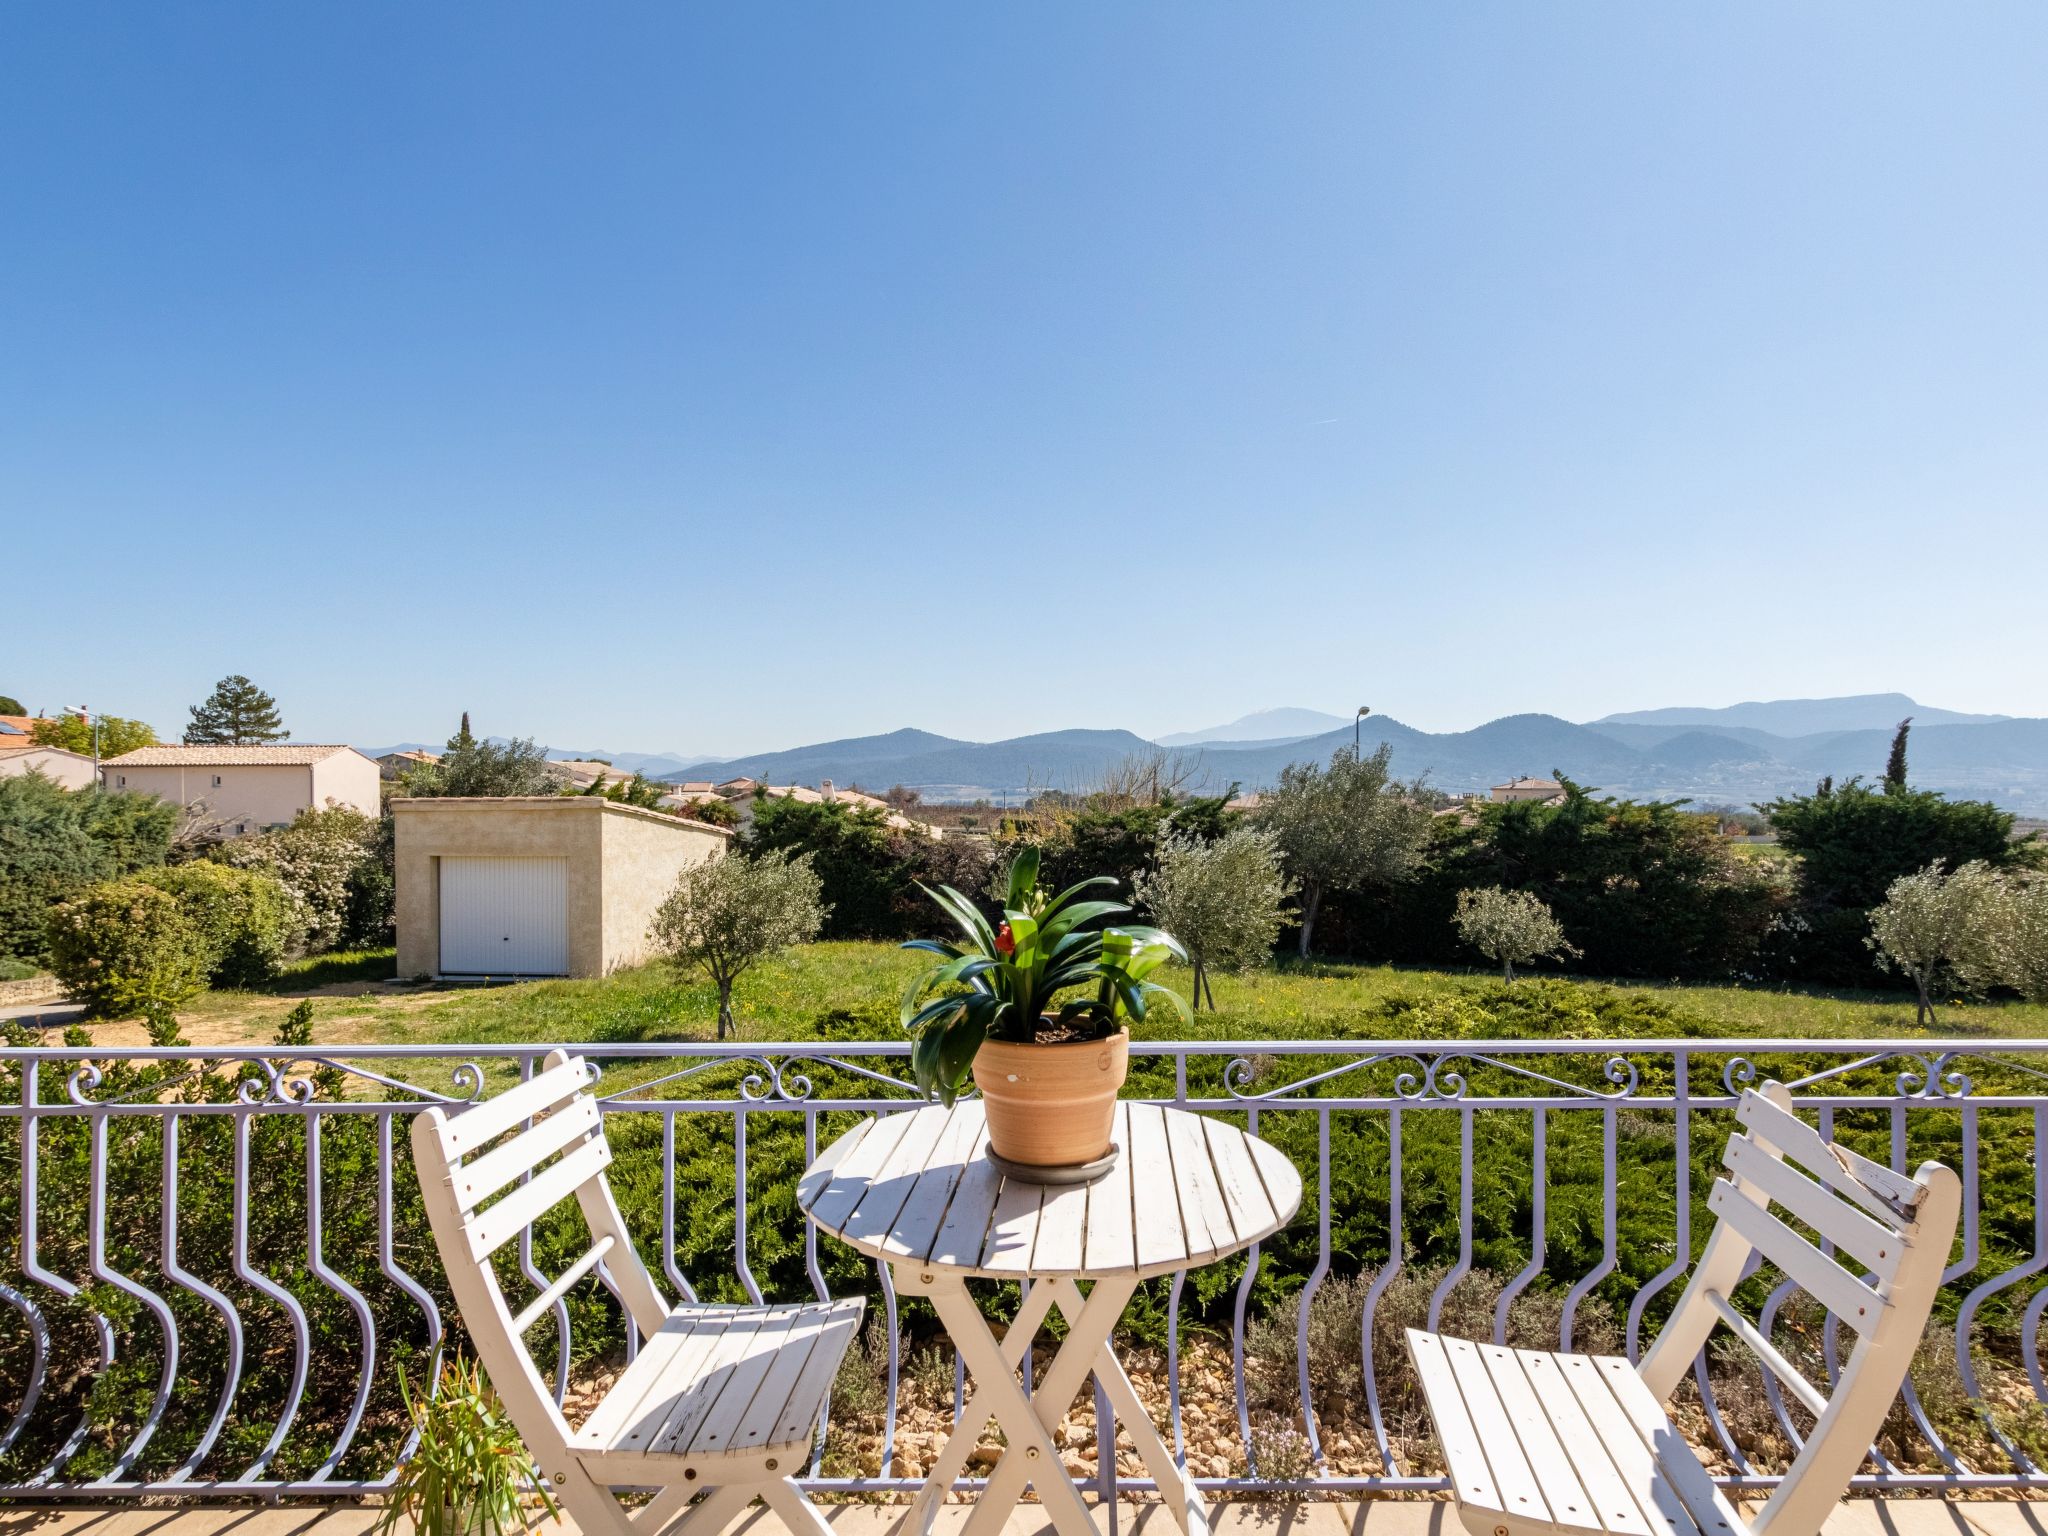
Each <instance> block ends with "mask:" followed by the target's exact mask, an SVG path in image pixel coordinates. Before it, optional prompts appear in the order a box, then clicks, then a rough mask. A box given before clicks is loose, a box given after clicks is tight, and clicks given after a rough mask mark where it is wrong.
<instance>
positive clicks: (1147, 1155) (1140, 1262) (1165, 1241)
mask: <svg viewBox="0 0 2048 1536" xmlns="http://www.w3.org/2000/svg"><path fill="white" fill-rule="evenodd" d="M1113 1134H1114V1139H1115V1141H1116V1143H1117V1145H1118V1146H1119V1147H1121V1148H1122V1149H1123V1152H1122V1155H1121V1156H1119V1157H1118V1158H1117V1160H1116V1166H1115V1167H1114V1168H1113V1169H1111V1170H1110V1172H1109V1173H1108V1174H1107V1175H1105V1176H1104V1177H1103V1178H1101V1179H1099V1180H1097V1181H1096V1182H1095V1183H1093V1184H1068V1185H1057V1184H1039V1183H1036V1182H1035V1181H1028V1180H1024V1179H1008V1178H1005V1177H1004V1176H1003V1175H1002V1174H1001V1173H999V1172H997V1170H996V1167H995V1165H994V1164H993V1163H991V1162H989V1161H988V1160H987V1158H985V1157H983V1156H982V1153H983V1151H984V1150H985V1149H986V1147H987V1144H988V1127H987V1125H986V1123H985V1121H984V1119H983V1116H982V1107H981V1103H980V1101H979V1100H974V1099H963V1100H961V1101H960V1102H959V1103H957V1104H955V1105H954V1106H953V1107H952V1108H951V1109H943V1108H940V1107H939V1106H937V1105H933V1106H930V1107H928V1108H925V1109H916V1110H907V1111H903V1112H900V1113H896V1114H888V1115H882V1116H880V1117H878V1118H876V1119H872V1120H867V1121H864V1122H862V1123H861V1124H860V1125H857V1126H855V1127H854V1128H853V1129H852V1130H850V1131H848V1132H847V1133H846V1134H845V1135H844V1136H842V1137H840V1138H839V1139H838V1140H837V1141H835V1142H833V1143H832V1145H831V1146H829V1147H827V1148H826V1149H825V1151H824V1152H822V1153H821V1154H820V1155H819V1157H818V1160H817V1161H816V1162H815V1163H813V1164H811V1166H810V1167H809V1168H808V1169H806V1170H805V1172H804V1176H803V1180H802V1182H801V1183H800V1184H799V1185H798V1188H797V1204H798V1205H799V1206H800V1207H801V1208H802V1210H803V1211H804V1214H805V1215H807V1216H809V1217H810V1219H811V1220H812V1221H814V1222H816V1223H817V1224H818V1226H819V1228H820V1229H821V1230H823V1231H826V1232H830V1233H831V1234H833V1235H834V1236H835V1237H838V1238H840V1239H841V1240H842V1241H844V1242H846V1243H849V1244H851V1245H852V1246H853V1247H854V1248H857V1249H859V1250H860V1251H861V1252H862V1253H866V1254H872V1255H873V1256H874V1257H876V1258H878V1259H886V1260H888V1261H890V1262H892V1263H897V1264H918V1265H920V1266H925V1267H929V1268H932V1269H945V1270H949V1271H955V1272H964V1273H967V1274H972V1275H988V1276H998V1277H1003V1278H1008V1279H1020V1278H1027V1277H1039V1276H1044V1277H1054V1276H1060V1275H1071V1276H1075V1277H1077V1278H1084V1279H1085V1278H1088V1277H1090V1276H1098V1275H1100V1276H1107V1275H1136V1276H1140V1277H1144V1276H1149V1275H1163V1274H1170V1273H1172V1272H1173V1271H1174V1270H1178V1269H1187V1268H1189V1267H1191V1266H1194V1265H1198V1264H1206V1263H1209V1262H1211V1261H1212V1260H1215V1259H1220V1258H1223V1257H1224V1256H1226V1255H1228V1254H1231V1253H1235V1252H1236V1251H1237V1250H1238V1249H1240V1248H1245V1247H1249V1246H1250V1245H1251V1244H1253V1243H1255V1242H1257V1241H1259V1240H1260V1239H1261V1238H1264V1237H1270V1236H1271V1235H1272V1234H1273V1233H1275V1232H1277V1231H1279V1230H1280V1228H1282V1227H1284V1226H1286V1225H1287V1223H1288V1222H1289V1221H1291V1220H1292V1219H1293V1217H1294V1213H1295V1212H1296V1211H1297V1210H1299V1209H1300V1207H1301V1175H1300V1174H1299V1173H1298V1172H1297V1171H1296V1170H1295V1167H1294V1165H1293V1164H1292V1163H1290V1162H1289V1161H1288V1160H1287V1159H1286V1158H1285V1157H1284V1156H1282V1155H1281V1153H1280V1151H1279V1149H1278V1148H1276V1147H1274V1146H1272V1145H1270V1144H1269V1143H1267V1142H1264V1141H1261V1140H1259V1138H1258V1137H1256V1136H1249V1135H1246V1134H1245V1133H1244V1132H1243V1131H1241V1130H1239V1129H1238V1128H1237V1127H1236V1126H1234V1125H1229V1124H1227V1123H1225V1122H1224V1121H1221V1120H1214V1119H1210V1118H1208V1117H1206V1116H1203V1115H1197V1114H1192V1113H1190V1112H1188V1111H1187V1110H1181V1109H1167V1108H1164V1107H1162V1106H1160V1105H1157V1104H1139V1103H1132V1102H1128V1101H1126V1102H1122V1103H1119V1104H1118V1105H1117V1107H1116V1130H1115V1132H1114V1133H1113Z"/></svg>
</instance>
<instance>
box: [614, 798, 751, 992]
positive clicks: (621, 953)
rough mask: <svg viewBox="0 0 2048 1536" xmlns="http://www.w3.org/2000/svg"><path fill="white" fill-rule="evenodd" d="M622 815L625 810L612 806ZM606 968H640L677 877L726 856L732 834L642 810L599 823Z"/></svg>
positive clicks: (648, 952)
mask: <svg viewBox="0 0 2048 1536" xmlns="http://www.w3.org/2000/svg"><path fill="white" fill-rule="evenodd" d="M615 809H619V810H623V809H625V807H623V806H621V807H615ZM602 824H603V828H604V865H603V870H604V873H603V879H602V881H601V886H602V891H603V901H604V968H605V970H606V971H615V970H617V969H619V968H620V967H621V966H627V965H638V964H639V963H640V962H641V961H643V960H645V959H647V958H648V957H649V955H650V954H651V953H652V949H651V946H650V945H649V943H648V938H647V925H648V924H649V923H650V922H652V921H653V920H654V911H655V908H657V907H659V906H660V905H661V903H662V901H663V899H664V898H666V897H667V895H668V893H669V892H670V891H672V890H674V889H675V884H676V877H677V876H679V875H680V874H682V872H683V871H684V870H686V869H690V868H693V867H695V866H696V865H699V864H702V863H705V862H706V861H708V860H711V859H715V858H717V857H718V856H719V855H720V854H722V853H724V852H725V848H726V844H728V843H729V842H731V841H732V834H731V833H729V832H727V831H725V830H724V829H723V828H722V827H711V826H706V825H705V824H704V823H703V822H699V821H679V820H677V819H676V818H675V817H673V816H661V815H657V814H654V813H652V812H647V811H642V812H639V813H637V814H635V815H631V816H607V817H605V818H604V819H603V823H602Z"/></svg>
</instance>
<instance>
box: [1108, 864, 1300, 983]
mask: <svg viewBox="0 0 2048 1536" xmlns="http://www.w3.org/2000/svg"><path fill="white" fill-rule="evenodd" d="M1133 883H1134V885H1135V887H1136V891H1137V896H1138V899H1139V900H1140V901H1142V902H1143V903H1144V904H1145V905H1146V906H1147V907H1149V908H1150V909H1151V911H1152V916H1153V917H1154V918H1155V919H1156V920H1157V922H1158V924H1159V926H1160V927H1162V928H1164V929H1165V930H1166V931H1167V932H1168V933H1170V934H1172V935H1173V936H1174V937H1175V938H1177V939H1179V940H1180V941H1181V943H1182V944H1183V945H1184V946H1186V948H1187V952H1188V958H1189V960H1191V961H1192V962H1193V963H1194V967H1195V1006H1196V1007H1197V1008H1199V1007H1201V1005H1202V993H1203V991H1204V989H1208V992H1209V1006H1210V1007H1211V1008H1212V1009H1213V1008H1214V1007H1215V1006H1216V993H1215V991H1214V989H1213V988H1210V987H1209V975H1210V973H1211V972H1212V971H1217V970H1226V971H1248V970H1250V969H1251V968H1252V967H1253V966H1255V965H1258V964H1259V963H1261V962H1262V961H1264V960H1267V959H1269V958H1271V956H1272V953H1273V941H1274V940H1275V939H1277V938H1279V937H1280V925H1281V923H1282V922H1283V921H1285V918H1286V906H1287V899H1288V898H1289V897H1290V896H1292V895H1293V894H1294V882H1293V881H1292V880H1290V879H1289V878H1288V877H1287V874H1286V871H1285V870H1284V869H1283V868H1282V867H1281V862H1280V844H1279V839H1278V838H1277V837H1275V835H1274V834H1273V833H1271V832H1268V831H1265V830H1263V829H1261V828H1258V827H1233V828H1232V829H1231V830H1230V831H1228V832H1226V833H1224V834H1223V836H1221V837H1219V838H1216V839H1215V840H1214V841H1211V842H1204V841H1203V840H1202V839H1201V838H1199V837H1195V836H1193V835H1192V834H1189V833H1183V832H1168V833H1167V834H1166V835H1165V836H1164V837H1162V838H1160V840H1159V852H1158V857H1157V863H1156V867H1155V869H1154V870H1153V871H1151V872H1150V873H1144V874H1140V875H1139V876H1138V877H1137V879H1136V880H1135V881H1134V882H1133Z"/></svg>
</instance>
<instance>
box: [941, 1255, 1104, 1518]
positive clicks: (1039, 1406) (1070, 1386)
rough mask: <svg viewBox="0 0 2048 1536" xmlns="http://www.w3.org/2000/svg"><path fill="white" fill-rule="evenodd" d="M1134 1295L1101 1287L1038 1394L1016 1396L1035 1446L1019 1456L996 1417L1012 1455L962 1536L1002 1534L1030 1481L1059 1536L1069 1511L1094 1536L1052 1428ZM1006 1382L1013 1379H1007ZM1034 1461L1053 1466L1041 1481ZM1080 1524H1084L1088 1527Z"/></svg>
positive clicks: (1073, 1325) (1074, 1323)
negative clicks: (1065, 1512)
mask: <svg viewBox="0 0 2048 1536" xmlns="http://www.w3.org/2000/svg"><path fill="white" fill-rule="evenodd" d="M1042 1288H1051V1286H1042ZM1133 1290H1137V1280H1102V1282H1098V1284H1096V1292H1094V1294H1092V1296H1090V1298H1087V1305H1085V1307H1083V1309H1081V1315H1079V1317H1075V1319H1071V1321H1069V1325H1067V1337H1065V1339H1063V1341H1061V1346H1059V1354H1055V1356H1053V1364H1051V1366H1049V1368H1047V1372H1044V1380H1042V1382H1040V1384H1038V1391H1036V1393H1034V1395H1032V1397H1030V1399H1024V1393H1022V1391H1016V1401H1018V1403H1022V1407H1024V1409H1026V1411H1028V1413H1030V1415H1032V1417H1030V1427H1032V1430H1034V1440H1036V1446H1032V1444H1026V1446H1024V1452H1022V1456H1020V1454H1018V1434H1016V1432H1014V1430H1010V1425H1008V1421H1004V1419H1001V1417H997V1423H1001V1425H1004V1430H1006V1432H1008V1434H1010V1452H1008V1454H1006V1456H1004V1458H1001V1462H997V1466H995V1470H993V1473H991V1475H989V1483H987V1487H985V1489H983V1493H981V1501H979V1503H977V1505H975V1511H973V1513H971V1516H969V1518H967V1528H965V1532H963V1536H983V1534H985V1532H989V1530H999V1528H1001V1520H1004V1516H1006V1513H1008V1509H1012V1507H1016V1501H1018V1499H1020V1497H1022V1495H1024V1483H1026V1479H1028V1481H1030V1483H1032V1485H1034V1487H1036V1489H1038V1497H1040V1499H1044V1503H1047V1509H1049V1513H1051V1516H1053V1522H1055V1524H1057V1526H1059V1528H1061V1536H1067V1522H1063V1518H1061V1513H1063V1509H1071V1516H1073V1518H1075V1536H1079V1532H1081V1530H1085V1532H1087V1536H1094V1530H1096V1526H1094V1520H1090V1516H1087V1505H1085V1503H1083V1501H1081V1493H1079V1489H1075V1487H1073V1479H1069V1477H1067V1468H1065V1466H1061V1460H1059V1450H1057V1448H1055V1446H1053V1427H1055V1425H1057V1423H1059V1421H1061V1417H1063V1415H1065V1413H1067V1409H1069V1407H1071V1403H1073V1397H1075V1393H1079V1391H1081V1382H1085V1380H1087V1376H1090V1372H1092V1370H1094V1364H1096V1352H1098V1350H1100V1348H1102V1346H1104V1341H1106V1339H1108V1337H1110V1329H1114V1327H1116V1319H1120V1317H1122V1315H1124V1305H1126V1303H1128V1300H1130V1292H1133ZM975 1317H977V1321H979V1313H975ZM969 1368H973V1360H969ZM1006 1380H1012V1378H1010V1376H1008V1374H1006ZM1012 1386H1014V1380H1012ZM1012 1411H1014V1409H1012ZM1032 1450H1036V1456H1032ZM1034 1460H1049V1462H1051V1464H1049V1468H1047V1473H1044V1475H1038V1473H1036V1470H1034V1468H1032V1466H1030V1462H1034ZM1081 1522H1085V1526H1083V1524H1081Z"/></svg>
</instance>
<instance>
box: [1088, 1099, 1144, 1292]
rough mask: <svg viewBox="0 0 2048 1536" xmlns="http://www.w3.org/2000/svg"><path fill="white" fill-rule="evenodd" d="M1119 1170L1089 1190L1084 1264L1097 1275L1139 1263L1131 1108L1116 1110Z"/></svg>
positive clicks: (1119, 1106) (1115, 1168)
mask: <svg viewBox="0 0 2048 1536" xmlns="http://www.w3.org/2000/svg"><path fill="white" fill-rule="evenodd" d="M1115 1136H1116V1144H1117V1146H1118V1147H1120V1148H1121V1149H1122V1150H1121V1151H1120V1152H1119V1153H1118V1155H1117V1160H1116V1166H1115V1167H1113V1168H1111V1169H1110V1170H1109V1172H1108V1173H1107V1174H1105V1175H1103V1177H1102V1178H1101V1180H1099V1181H1098V1182H1097V1183H1094V1184H1091V1185H1090V1186H1089V1187H1088V1235H1087V1239H1086V1242H1085V1244H1084V1253H1083V1256H1082V1257H1083V1263H1084V1265H1085V1267H1086V1268H1087V1269H1089V1270H1090V1271H1092V1272H1095V1273H1098V1274H1099V1273H1103V1272H1105V1271H1110V1270H1120V1269H1129V1268H1131V1267H1133V1266H1134V1265H1136V1263H1137V1262H1138V1244H1137V1235H1136V1229H1135V1228H1134V1227H1133V1225H1132V1217H1131V1106H1130V1105H1128V1104H1119V1105H1117V1107H1116V1131H1115Z"/></svg>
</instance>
